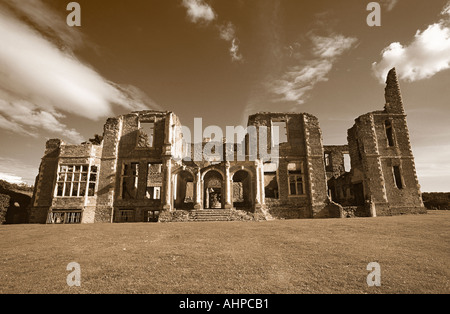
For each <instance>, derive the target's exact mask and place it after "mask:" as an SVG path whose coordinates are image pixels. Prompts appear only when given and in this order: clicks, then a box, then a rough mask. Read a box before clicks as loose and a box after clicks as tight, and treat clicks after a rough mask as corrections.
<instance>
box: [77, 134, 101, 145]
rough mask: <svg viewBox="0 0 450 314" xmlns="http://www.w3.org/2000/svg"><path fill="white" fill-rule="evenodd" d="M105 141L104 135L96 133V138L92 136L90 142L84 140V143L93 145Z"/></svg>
mask: <svg viewBox="0 0 450 314" xmlns="http://www.w3.org/2000/svg"><path fill="white" fill-rule="evenodd" d="M102 141H103V136H101V135H98V134H95V135H94V138H90V139H89V141H88V142H83V143H82V144H88V143H91V144H93V145H101V144H102Z"/></svg>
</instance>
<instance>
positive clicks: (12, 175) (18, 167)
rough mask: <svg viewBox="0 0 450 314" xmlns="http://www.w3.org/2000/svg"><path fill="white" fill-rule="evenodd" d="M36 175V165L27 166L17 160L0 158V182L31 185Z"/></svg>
mask: <svg viewBox="0 0 450 314" xmlns="http://www.w3.org/2000/svg"><path fill="white" fill-rule="evenodd" d="M11 165H14V167H11ZM37 174H38V167H37V166H36V165H28V164H25V163H23V162H20V161H19V160H17V159H12V158H5V157H0V180H5V181H8V182H10V183H16V184H21V183H26V184H29V185H33V184H34V181H35V178H36V175H37Z"/></svg>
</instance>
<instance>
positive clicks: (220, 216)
mask: <svg viewBox="0 0 450 314" xmlns="http://www.w3.org/2000/svg"><path fill="white" fill-rule="evenodd" d="M231 214H232V211H231V210H225V209H214V210H206V209H205V210H195V211H191V212H190V214H189V218H190V220H191V221H199V222H200V221H230V220H231V219H232V218H231Z"/></svg>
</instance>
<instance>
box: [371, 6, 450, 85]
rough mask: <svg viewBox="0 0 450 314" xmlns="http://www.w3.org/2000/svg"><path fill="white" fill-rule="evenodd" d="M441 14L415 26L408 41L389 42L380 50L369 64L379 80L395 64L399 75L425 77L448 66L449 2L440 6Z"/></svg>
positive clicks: (449, 46) (411, 78) (421, 78)
mask: <svg viewBox="0 0 450 314" xmlns="http://www.w3.org/2000/svg"><path fill="white" fill-rule="evenodd" d="M441 13H442V15H443V18H442V19H441V20H440V21H439V22H437V23H434V24H432V25H429V26H428V27H427V28H426V29H425V30H424V31H420V30H418V31H417V32H416V34H415V35H414V38H413V40H412V42H411V43H410V44H409V45H406V46H405V45H403V44H401V43H399V42H394V43H391V44H390V45H389V46H388V47H386V48H385V49H384V50H383V51H382V52H381V61H379V62H375V63H373V65H372V68H373V72H374V74H375V75H376V77H377V78H379V79H380V81H381V82H383V81H384V79H385V78H386V75H387V73H388V71H389V69H391V68H393V67H395V68H396V69H397V74H398V75H399V77H400V78H401V79H404V80H408V81H411V82H413V81H418V80H423V79H428V78H431V77H432V76H434V75H435V74H437V73H439V72H441V71H444V70H447V69H449V68H450V2H449V3H448V4H447V5H446V7H445V8H444V9H443V10H442V12H441Z"/></svg>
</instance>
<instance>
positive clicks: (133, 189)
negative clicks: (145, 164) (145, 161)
mask: <svg viewBox="0 0 450 314" xmlns="http://www.w3.org/2000/svg"><path fill="white" fill-rule="evenodd" d="M138 179H139V164H138V163H129V164H124V165H123V174H122V199H136V198H137V191H138Z"/></svg>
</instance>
